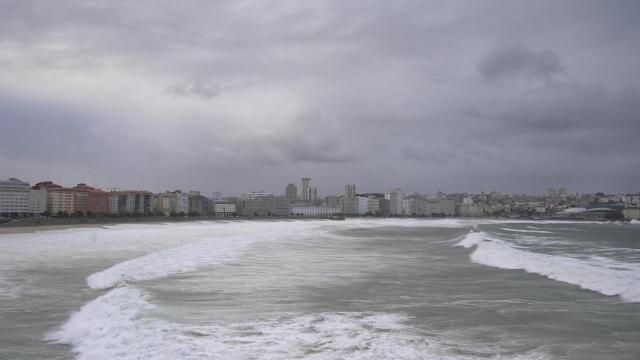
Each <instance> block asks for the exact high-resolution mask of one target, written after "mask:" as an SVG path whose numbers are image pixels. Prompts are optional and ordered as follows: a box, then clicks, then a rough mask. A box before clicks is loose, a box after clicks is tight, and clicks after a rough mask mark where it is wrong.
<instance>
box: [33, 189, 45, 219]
mask: <svg viewBox="0 0 640 360" xmlns="http://www.w3.org/2000/svg"><path fill="white" fill-rule="evenodd" d="M45 211H47V189H44V188H41V189H29V212H30V213H31V214H41V213H43V212H45Z"/></svg>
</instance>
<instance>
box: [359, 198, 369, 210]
mask: <svg viewBox="0 0 640 360" xmlns="http://www.w3.org/2000/svg"><path fill="white" fill-rule="evenodd" d="M368 212H369V198H366V197H363V196H358V215H365V214H367V213H368Z"/></svg>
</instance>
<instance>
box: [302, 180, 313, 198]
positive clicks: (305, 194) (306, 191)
mask: <svg viewBox="0 0 640 360" xmlns="http://www.w3.org/2000/svg"><path fill="white" fill-rule="evenodd" d="M301 180H302V194H301V196H302V200H304V201H309V183H310V182H311V178H302V179H301Z"/></svg>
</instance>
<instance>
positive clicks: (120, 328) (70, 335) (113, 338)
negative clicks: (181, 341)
mask: <svg viewBox="0 0 640 360" xmlns="http://www.w3.org/2000/svg"><path fill="white" fill-rule="evenodd" d="M151 308H152V305H151V304H149V303H148V302H147V301H146V300H145V294H144V293H142V292H141V291H140V290H137V289H135V288H131V287H122V288H118V289H114V290H111V291H110V292H108V293H106V294H105V295H103V296H100V297H99V298H97V299H95V300H93V301H91V302H89V303H87V304H86V305H84V306H83V307H82V308H81V309H80V310H79V311H78V312H76V313H74V314H72V315H71V318H70V319H69V320H68V321H67V322H66V323H65V324H64V325H63V326H62V327H61V328H60V329H59V330H57V331H55V332H53V333H51V334H49V335H48V336H47V340H49V341H51V342H55V343H58V344H69V345H71V346H72V348H73V351H74V352H76V353H78V354H79V355H80V356H79V359H109V358H113V359H116V358H118V352H119V351H121V349H122V347H123V346H125V347H126V346H127V344H128V343H129V342H130V341H133V340H135V338H134V337H132V335H131V334H134V333H136V332H139V331H140V330H141V315H142V313H143V312H144V311H146V310H149V309H151ZM156 345H158V344H156Z"/></svg>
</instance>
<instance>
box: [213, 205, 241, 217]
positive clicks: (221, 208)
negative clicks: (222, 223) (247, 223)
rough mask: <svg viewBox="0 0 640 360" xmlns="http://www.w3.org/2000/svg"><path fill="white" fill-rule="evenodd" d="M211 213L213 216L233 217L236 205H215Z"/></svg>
mask: <svg viewBox="0 0 640 360" xmlns="http://www.w3.org/2000/svg"><path fill="white" fill-rule="evenodd" d="M213 212H214V214H215V216H233V215H235V214H236V204H230V203H215V204H214V205H213Z"/></svg>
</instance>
